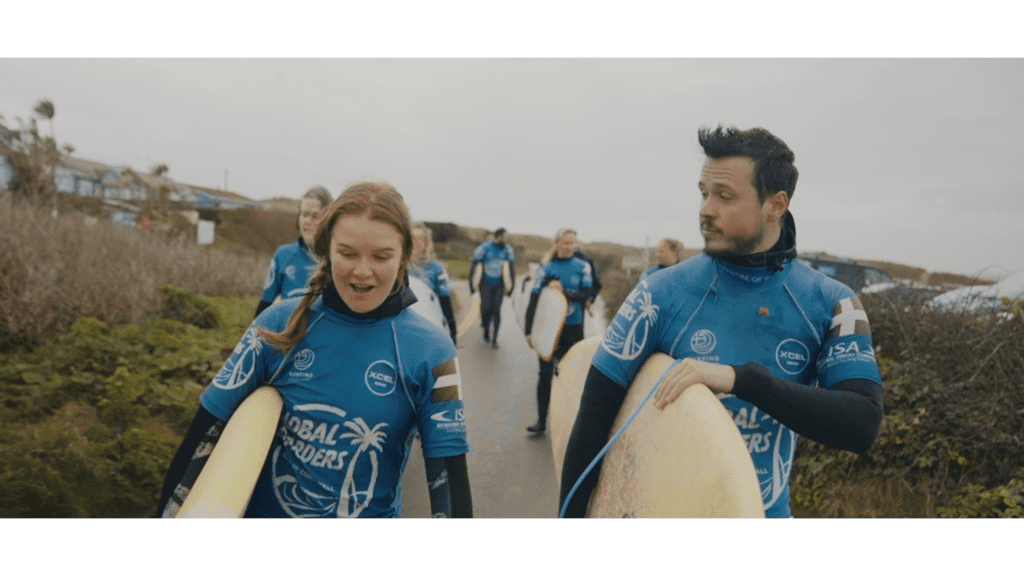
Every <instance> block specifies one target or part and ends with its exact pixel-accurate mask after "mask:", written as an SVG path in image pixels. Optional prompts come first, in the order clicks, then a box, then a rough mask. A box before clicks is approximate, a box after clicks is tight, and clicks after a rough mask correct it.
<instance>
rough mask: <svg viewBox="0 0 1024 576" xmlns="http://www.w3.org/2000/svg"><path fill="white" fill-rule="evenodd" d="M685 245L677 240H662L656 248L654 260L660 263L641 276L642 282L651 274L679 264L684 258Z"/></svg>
mask: <svg viewBox="0 0 1024 576" xmlns="http://www.w3.org/2000/svg"><path fill="white" fill-rule="evenodd" d="M682 253H683V243H682V242H681V241H679V240H676V239H675V238H662V239H661V242H658V245H657V246H655V247H654V258H655V259H656V260H657V261H658V263H657V264H655V265H654V266H651V267H650V268H648V269H647V270H644V273H643V274H641V275H640V279H639V280H637V282H640V280H643V279H644V278H647V277H648V276H650V275H651V274H653V273H655V272H657V271H658V270H664V269H665V268H668V267H669V266H672V265H675V264H678V263H679V259H680V258H681V257H682Z"/></svg>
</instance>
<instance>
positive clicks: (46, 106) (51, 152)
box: [33, 98, 60, 218]
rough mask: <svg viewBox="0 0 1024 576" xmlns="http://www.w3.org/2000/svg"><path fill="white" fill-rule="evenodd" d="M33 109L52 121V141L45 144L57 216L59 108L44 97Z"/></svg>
mask: <svg viewBox="0 0 1024 576" xmlns="http://www.w3.org/2000/svg"><path fill="white" fill-rule="evenodd" d="M33 111H34V112H35V113H36V115H38V116H39V117H40V118H45V119H46V120H48V121H49V122H50V142H49V143H47V142H45V140H44V146H45V148H46V153H47V156H48V157H49V160H50V177H51V178H52V179H53V216H54V218H56V217H57V197H58V196H59V195H60V194H59V193H58V191H57V161H58V160H59V159H60V151H59V150H58V149H57V135H56V133H55V132H54V130H53V115H54V114H56V112H57V110H56V109H55V108H54V106H53V102H51V101H49V100H47V99H45V98H44V99H42V100H40V101H39V102H38V103H37V104H36V107H35V108H33Z"/></svg>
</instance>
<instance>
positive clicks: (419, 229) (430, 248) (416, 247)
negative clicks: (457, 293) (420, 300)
mask: <svg viewBox="0 0 1024 576" xmlns="http://www.w3.org/2000/svg"><path fill="white" fill-rule="evenodd" d="M409 272H410V273H412V274H415V275H416V276H417V277H418V278H419V279H420V280H423V281H424V282H426V283H427V286H430V289H431V290H433V291H434V293H435V294H437V300H438V302H439V303H440V304H441V313H442V314H444V319H445V321H447V322H448V331H449V332H451V336H452V343H456V342H457V338H456V334H457V332H458V329H457V326H456V323H455V311H454V310H453V309H452V286H451V283H450V282H449V280H448V269H447V268H445V265H444V263H443V262H441V261H440V260H438V259H437V254H436V253H435V252H434V235H433V233H432V232H431V231H430V228H428V227H427V225H426V224H424V223H422V222H416V223H415V224H413V228H412V263H411V264H410V266H409Z"/></svg>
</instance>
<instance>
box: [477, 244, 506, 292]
mask: <svg viewBox="0 0 1024 576" xmlns="http://www.w3.org/2000/svg"><path fill="white" fill-rule="evenodd" d="M505 261H508V263H509V268H510V269H511V270H515V269H516V253H515V251H513V250H512V245H511V244H509V243H508V242H506V243H505V245H504V246H498V244H497V243H495V242H494V240H488V241H486V242H484V243H483V244H480V245H479V246H477V247H476V250H474V251H473V262H480V263H481V264H482V265H483V269H484V273H483V276H482V278H481V280H480V283H481V284H490V285H491V286H502V285H503V284H504V281H503V280H502V278H501V265H502V263H504V262H505Z"/></svg>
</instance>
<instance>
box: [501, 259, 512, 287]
mask: <svg viewBox="0 0 1024 576" xmlns="http://www.w3.org/2000/svg"><path fill="white" fill-rule="evenodd" d="M501 283H502V284H503V286H502V288H504V290H505V296H511V295H512V265H511V264H510V263H509V261H508V260H506V261H504V262H502V263H501Z"/></svg>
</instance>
